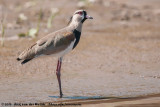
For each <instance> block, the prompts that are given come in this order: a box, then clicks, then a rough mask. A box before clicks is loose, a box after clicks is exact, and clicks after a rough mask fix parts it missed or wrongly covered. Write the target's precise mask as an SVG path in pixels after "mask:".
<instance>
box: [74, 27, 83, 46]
mask: <svg viewBox="0 0 160 107" xmlns="http://www.w3.org/2000/svg"><path fill="white" fill-rule="evenodd" d="M73 33H74V35H75V37H76V41H75V43H74V46H73V49H74V48H75V47H76V46H77V44H78V42H79V40H80V37H81V32H79V31H77V30H76V29H75V30H74V31H73Z"/></svg>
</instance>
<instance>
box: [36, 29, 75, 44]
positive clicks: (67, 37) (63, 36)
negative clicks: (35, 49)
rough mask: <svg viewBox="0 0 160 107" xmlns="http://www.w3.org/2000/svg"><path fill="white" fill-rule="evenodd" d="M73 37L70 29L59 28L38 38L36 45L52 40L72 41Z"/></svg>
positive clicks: (56, 41)
mask: <svg viewBox="0 0 160 107" xmlns="http://www.w3.org/2000/svg"><path fill="white" fill-rule="evenodd" d="M74 39H75V35H74V33H73V32H72V31H70V30H67V29H61V30H58V31H56V32H53V33H50V34H48V35H46V36H45V37H43V38H41V39H40V40H38V41H37V42H36V43H37V45H39V46H41V45H43V44H45V43H46V42H54V43H59V42H72V41H74Z"/></svg>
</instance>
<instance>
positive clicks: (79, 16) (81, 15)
mask: <svg viewBox="0 0 160 107" xmlns="http://www.w3.org/2000/svg"><path fill="white" fill-rule="evenodd" d="M86 19H93V17H91V16H89V15H87V12H86V11H85V10H77V11H75V12H74V14H73V16H72V17H71V19H70V21H69V24H70V22H72V21H74V22H77V23H83V22H84V21H85V20H86Z"/></svg>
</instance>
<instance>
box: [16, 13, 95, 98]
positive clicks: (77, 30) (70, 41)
mask: <svg viewBox="0 0 160 107" xmlns="http://www.w3.org/2000/svg"><path fill="white" fill-rule="evenodd" d="M86 19H93V17H91V16H89V15H87V12H86V11H85V10H77V11H75V12H74V14H73V15H72V17H71V18H70V21H69V23H68V25H67V26H66V27H64V28H62V29H60V30H58V31H55V32H52V33H49V34H48V35H46V36H44V37H42V38H41V39H39V40H38V41H37V42H36V43H35V44H33V45H31V46H30V47H28V48H26V49H25V50H24V51H23V52H22V53H21V54H20V55H19V56H18V58H17V61H22V62H21V64H22V65H23V64H25V63H27V62H29V61H31V60H32V59H34V58H37V57H39V56H41V55H45V56H47V55H52V56H53V57H54V56H55V57H58V62H57V68H56V76H57V80H58V85H59V94H60V96H59V97H60V98H62V97H63V93H62V88H61V65H62V60H63V57H64V56H65V55H66V54H67V53H69V52H70V51H72V50H73V49H74V48H75V47H76V46H77V44H78V43H79V40H80V37H81V31H82V25H83V23H84V22H85V21H86Z"/></svg>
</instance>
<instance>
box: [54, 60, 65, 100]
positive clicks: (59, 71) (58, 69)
mask: <svg viewBox="0 0 160 107" xmlns="http://www.w3.org/2000/svg"><path fill="white" fill-rule="evenodd" d="M61 64H62V57H60V58H59V59H58V63H57V70H56V75H57V79H58V84H59V90H60V98H62V96H63V94H62V89H61V77H60V76H61Z"/></svg>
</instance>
